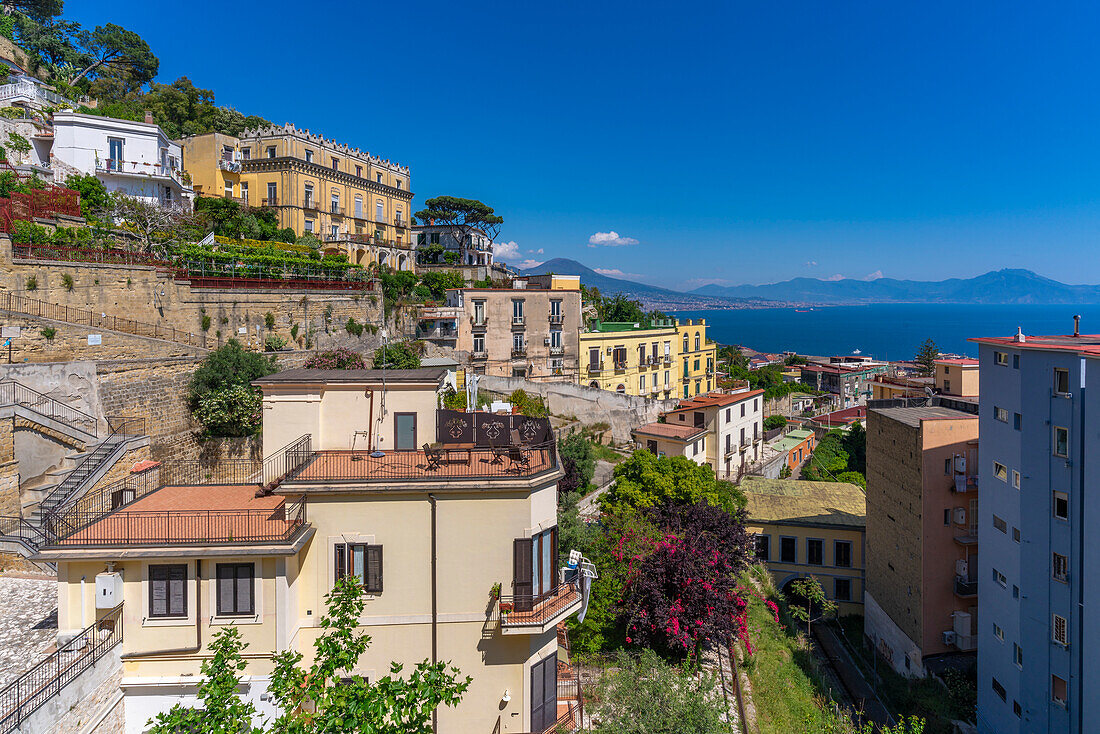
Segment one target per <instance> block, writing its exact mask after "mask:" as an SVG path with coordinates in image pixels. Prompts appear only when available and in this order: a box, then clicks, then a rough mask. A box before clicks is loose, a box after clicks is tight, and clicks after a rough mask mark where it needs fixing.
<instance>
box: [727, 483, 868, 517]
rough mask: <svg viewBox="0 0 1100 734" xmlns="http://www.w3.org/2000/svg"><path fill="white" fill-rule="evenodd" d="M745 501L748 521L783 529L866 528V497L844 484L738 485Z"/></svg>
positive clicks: (859, 491)
mask: <svg viewBox="0 0 1100 734" xmlns="http://www.w3.org/2000/svg"><path fill="white" fill-rule="evenodd" d="M741 489H742V490H744V492H745V496H746V497H747V498H748V508H747V509H748V515H749V517H748V521H749V522H750V523H751V522H752V521H753V520H755V521H757V522H768V523H781V524H784V525H801V524H805V525H835V526H838V527H848V528H857V529H863V528H865V527H866V525H867V497H866V495H865V494H864V492H863V490H862V489H860V488H859V487H857V486H856V485H854V484H848V483H847V482H807V481H805V480H802V479H765V478H763V477H754V476H749V477H745V478H744V479H743V480H742V481H741Z"/></svg>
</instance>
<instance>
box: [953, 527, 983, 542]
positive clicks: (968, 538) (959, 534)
mask: <svg viewBox="0 0 1100 734" xmlns="http://www.w3.org/2000/svg"><path fill="white" fill-rule="evenodd" d="M955 542H956V543H958V544H959V545H977V544H978V531H977V529H973V530H958V531H956V532H955Z"/></svg>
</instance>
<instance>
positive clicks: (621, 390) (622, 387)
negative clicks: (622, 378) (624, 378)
mask: <svg viewBox="0 0 1100 734" xmlns="http://www.w3.org/2000/svg"><path fill="white" fill-rule="evenodd" d="M615 392H617V393H619V394H620V395H622V394H623V393H625V392H626V385H624V384H623V383H621V382H620V383H619V386H618V387H617V388H615Z"/></svg>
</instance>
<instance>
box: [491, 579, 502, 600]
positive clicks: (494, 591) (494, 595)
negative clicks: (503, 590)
mask: <svg viewBox="0 0 1100 734" xmlns="http://www.w3.org/2000/svg"><path fill="white" fill-rule="evenodd" d="M489 598H490V599H492V600H493V601H496V600H497V599H499V598H500V582H499V581H497V582H496V583H495V584H493V588H491V589H489Z"/></svg>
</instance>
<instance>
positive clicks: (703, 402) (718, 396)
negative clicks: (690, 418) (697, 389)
mask: <svg viewBox="0 0 1100 734" xmlns="http://www.w3.org/2000/svg"><path fill="white" fill-rule="evenodd" d="M763 394H764V391H763V390H745V391H744V392H735V393H724V392H708V393H706V394H705V395H700V396H698V397H694V398H691V399H689V400H681V401H680V405H679V406H678V407H677V408H675V409H674V410H670V411H669V412H670V413H679V412H680V411H683V410H699V409H700V408H713V407H719V408H721V407H724V406H726V405H733V404H734V403H740V402H742V401H744V400H747V399H749V398H752V397H756V396H757V395H763Z"/></svg>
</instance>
